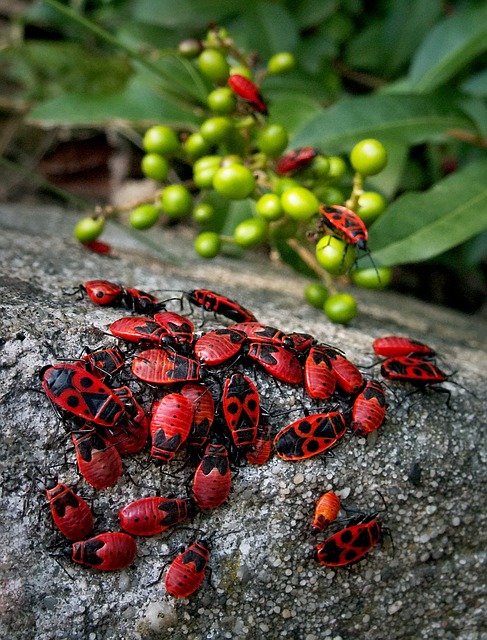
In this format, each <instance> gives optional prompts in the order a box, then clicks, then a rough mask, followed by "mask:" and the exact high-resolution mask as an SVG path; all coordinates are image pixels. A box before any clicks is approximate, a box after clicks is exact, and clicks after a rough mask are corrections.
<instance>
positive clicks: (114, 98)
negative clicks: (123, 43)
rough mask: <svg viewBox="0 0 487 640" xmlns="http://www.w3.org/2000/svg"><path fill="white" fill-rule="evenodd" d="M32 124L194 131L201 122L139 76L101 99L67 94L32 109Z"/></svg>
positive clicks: (30, 116)
mask: <svg viewBox="0 0 487 640" xmlns="http://www.w3.org/2000/svg"><path fill="white" fill-rule="evenodd" d="M28 119H29V120H30V121H31V122H36V123H41V124H44V125H50V126H54V125H61V124H62V125H98V124H107V123H110V122H114V121H117V120H121V121H126V122H131V123H136V124H139V125H141V126H142V125H148V124H152V123H157V124H166V125H170V126H173V127H177V128H181V129H189V130H191V129H193V130H194V129H195V128H196V127H197V126H198V124H199V122H200V118H198V116H197V115H196V114H195V113H194V111H192V110H191V109H189V108H184V107H182V106H180V105H177V104H175V103H173V102H171V101H169V100H167V99H166V98H165V97H164V96H162V95H161V93H160V92H159V91H157V90H155V89H154V88H153V87H151V86H150V85H149V84H148V83H147V82H146V81H145V79H144V80H142V79H141V78H140V77H138V76H134V78H133V79H132V80H131V81H130V82H129V83H128V84H127V86H126V87H125V88H124V89H123V90H122V91H117V92H114V93H110V94H105V95H101V96H95V95H90V94H88V93H67V94H64V95H62V96H59V97H57V98H53V99H51V100H46V101H45V102H43V103H41V104H39V105H38V106H36V107H34V108H33V109H32V110H31V111H30V113H29V116H28Z"/></svg>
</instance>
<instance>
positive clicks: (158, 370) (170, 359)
mask: <svg viewBox="0 0 487 640" xmlns="http://www.w3.org/2000/svg"><path fill="white" fill-rule="evenodd" d="M132 373H133V374H134V376H135V377H136V378H139V380H143V381H144V382H150V383H152V384H171V383H175V382H191V381H198V380H199V379H200V364H199V363H198V362H197V361H196V360H192V359H191V358H188V357H186V356H183V355H180V354H179V353H176V352H175V351H170V352H169V351H164V350H162V349H148V350H147V351H141V352H140V353H139V354H138V355H137V356H135V358H134V361H133V362H132Z"/></svg>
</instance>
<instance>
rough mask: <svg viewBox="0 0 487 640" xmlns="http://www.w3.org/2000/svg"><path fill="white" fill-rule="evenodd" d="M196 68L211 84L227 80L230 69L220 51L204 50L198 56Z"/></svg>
mask: <svg viewBox="0 0 487 640" xmlns="http://www.w3.org/2000/svg"><path fill="white" fill-rule="evenodd" d="M198 66H199V68H200V71H201V73H202V74H203V75H204V76H205V77H206V78H208V80H211V81H212V82H216V83H223V82H225V81H226V79H227V78H228V72H229V69H230V67H229V66H228V62H227V60H226V58H225V56H224V55H223V53H221V51H217V50H216V49H205V50H204V51H202V52H201V53H200V55H199V56H198Z"/></svg>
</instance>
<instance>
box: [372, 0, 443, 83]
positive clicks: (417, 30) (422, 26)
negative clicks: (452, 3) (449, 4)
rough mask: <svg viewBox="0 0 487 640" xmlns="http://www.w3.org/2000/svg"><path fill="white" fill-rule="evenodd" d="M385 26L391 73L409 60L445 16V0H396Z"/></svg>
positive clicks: (387, 65) (385, 61)
mask: <svg viewBox="0 0 487 640" xmlns="http://www.w3.org/2000/svg"><path fill="white" fill-rule="evenodd" d="M390 5H391V8H390V10H389V12H388V16H387V17H386V19H385V21H384V25H383V33H382V42H383V46H384V48H385V50H386V51H387V55H386V56H385V57H384V58H383V64H384V70H385V74H386V75H387V76H390V75H391V74H392V73H394V72H396V71H397V70H398V69H401V68H402V67H403V66H404V65H405V64H406V63H409V61H410V60H411V58H412V56H413V55H414V52H415V51H416V49H417V48H418V46H419V44H420V43H421V41H422V40H423V38H424V37H425V36H426V35H427V33H428V32H429V30H430V29H431V28H432V27H433V25H434V24H435V23H436V22H437V21H438V19H439V18H440V17H441V16H442V15H443V6H442V5H443V3H442V2H441V0H428V2H424V0H408V2H404V0H392V2H391V3H390Z"/></svg>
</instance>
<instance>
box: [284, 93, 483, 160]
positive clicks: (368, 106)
mask: <svg viewBox="0 0 487 640" xmlns="http://www.w3.org/2000/svg"><path fill="white" fill-rule="evenodd" d="M451 128H465V129H468V130H472V128H473V127H472V123H471V122H470V121H469V120H468V119H467V118H466V117H465V116H464V115H463V114H461V113H460V112H459V110H458V109H457V108H456V107H455V106H454V105H453V104H451V103H449V102H448V100H447V98H446V97H445V96H443V95H442V96H434V95H429V96H419V95H408V94H404V95H385V94H377V95H372V96H363V97H357V98H350V99H346V100H341V101H340V102H338V103H336V104H335V105H333V106H332V107H330V108H329V109H327V110H326V111H324V112H323V113H321V114H319V115H318V116H316V117H314V118H312V119H311V120H310V121H308V122H307V123H306V124H305V125H304V127H303V128H302V129H300V130H299V131H298V132H297V133H296V135H295V136H294V138H293V140H292V146H294V147H302V146H307V145H311V146H313V145H316V146H318V147H320V148H321V149H323V151H326V152H328V153H340V152H344V151H349V150H350V149H351V148H352V147H353V146H354V145H355V144H356V143H357V142H358V141H359V140H362V139H363V138H378V139H379V140H384V141H386V140H392V141H395V142H402V143H404V144H408V145H413V144H419V143H422V142H424V141H426V140H432V139H437V138H438V136H439V135H440V134H442V133H444V132H445V130H447V129H451Z"/></svg>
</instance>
